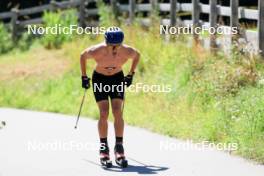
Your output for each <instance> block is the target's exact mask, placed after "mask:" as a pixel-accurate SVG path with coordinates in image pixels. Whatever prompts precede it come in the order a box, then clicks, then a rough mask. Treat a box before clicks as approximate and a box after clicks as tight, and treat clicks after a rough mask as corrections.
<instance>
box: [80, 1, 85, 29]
mask: <svg viewBox="0 0 264 176" xmlns="http://www.w3.org/2000/svg"><path fill="white" fill-rule="evenodd" d="M85 2H86V0H80V6H79V26H81V27H82V28H85V26H86V25H85Z"/></svg>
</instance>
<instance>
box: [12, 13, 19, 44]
mask: <svg viewBox="0 0 264 176" xmlns="http://www.w3.org/2000/svg"><path fill="white" fill-rule="evenodd" d="M11 12H12V18H11V25H12V40H13V41H14V42H15V41H16V40H17V38H18V21H17V20H18V12H19V10H18V9H12V10H11Z"/></svg>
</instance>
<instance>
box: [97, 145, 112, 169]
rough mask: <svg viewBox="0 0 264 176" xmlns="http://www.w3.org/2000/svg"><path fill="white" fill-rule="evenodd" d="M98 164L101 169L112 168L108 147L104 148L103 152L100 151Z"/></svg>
mask: <svg viewBox="0 0 264 176" xmlns="http://www.w3.org/2000/svg"><path fill="white" fill-rule="evenodd" d="M100 163H101V165H102V166H103V167H106V168H110V167H112V161H111V160H110V156H109V148H108V146H106V147H105V149H104V150H100Z"/></svg>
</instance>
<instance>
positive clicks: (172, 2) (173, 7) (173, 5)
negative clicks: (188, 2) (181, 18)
mask: <svg viewBox="0 0 264 176" xmlns="http://www.w3.org/2000/svg"><path fill="white" fill-rule="evenodd" d="M170 7H171V8H170V25H171V26H175V25H176V17H177V15H176V13H177V0H170Z"/></svg>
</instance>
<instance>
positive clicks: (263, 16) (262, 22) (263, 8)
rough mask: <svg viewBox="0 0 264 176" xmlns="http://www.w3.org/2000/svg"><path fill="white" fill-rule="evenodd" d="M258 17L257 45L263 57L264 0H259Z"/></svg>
mask: <svg viewBox="0 0 264 176" xmlns="http://www.w3.org/2000/svg"><path fill="white" fill-rule="evenodd" d="M258 3H259V9H258V11H259V19H258V45H259V50H260V54H261V56H262V57H263V58H264V42H263V40H264V1H263V0H259V2H258Z"/></svg>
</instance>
